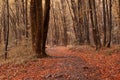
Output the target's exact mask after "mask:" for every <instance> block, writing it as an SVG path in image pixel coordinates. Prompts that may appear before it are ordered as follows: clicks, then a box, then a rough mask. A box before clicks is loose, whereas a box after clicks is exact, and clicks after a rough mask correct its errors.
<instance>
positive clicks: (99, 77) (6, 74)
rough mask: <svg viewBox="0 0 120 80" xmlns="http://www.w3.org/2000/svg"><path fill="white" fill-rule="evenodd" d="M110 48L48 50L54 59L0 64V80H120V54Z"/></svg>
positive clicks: (58, 48)
mask: <svg viewBox="0 0 120 80" xmlns="http://www.w3.org/2000/svg"><path fill="white" fill-rule="evenodd" d="M112 49H113V50H112ZM112 49H110V51H109V49H107V51H106V50H105V49H104V50H101V51H94V49H93V48H91V47H87V46H85V47H84V46H83V47H80V48H79V46H78V47H77V49H76V48H71V49H68V48H66V47H55V48H52V49H51V48H49V49H48V50H47V53H48V54H49V55H51V56H55V57H50V58H43V59H35V60H30V61H28V62H27V63H26V64H13V63H8V64H4V65H1V66H0V80H56V79H57V80H119V79H120V54H118V52H119V50H118V49H117V48H115V49H114V48H112ZM116 50H117V51H116ZM107 52H114V53H112V54H111V55H108V54H107Z"/></svg>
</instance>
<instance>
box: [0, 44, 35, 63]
mask: <svg viewBox="0 0 120 80" xmlns="http://www.w3.org/2000/svg"><path fill="white" fill-rule="evenodd" d="M34 55H35V54H34V53H33V52H32V48H31V44H30V43H28V44H27V46H26V45H24V42H23V43H21V44H19V45H17V46H16V45H14V46H11V45H9V48H8V58H7V60H5V59H4V46H3V45H1V46H0V64H5V63H11V62H12V63H15V64H20V63H24V62H26V61H29V60H31V59H33V57H34Z"/></svg>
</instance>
